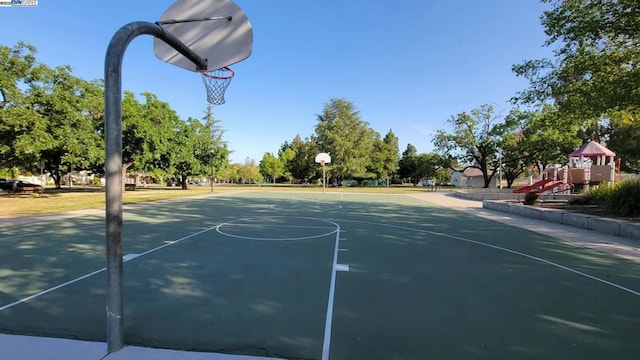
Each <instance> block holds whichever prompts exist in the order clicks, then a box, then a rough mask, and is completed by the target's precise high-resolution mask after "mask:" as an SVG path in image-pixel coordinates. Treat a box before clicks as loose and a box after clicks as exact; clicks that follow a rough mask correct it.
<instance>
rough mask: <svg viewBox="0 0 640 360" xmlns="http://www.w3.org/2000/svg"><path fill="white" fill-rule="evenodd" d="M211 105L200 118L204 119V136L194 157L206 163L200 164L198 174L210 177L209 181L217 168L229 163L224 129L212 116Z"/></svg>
mask: <svg viewBox="0 0 640 360" xmlns="http://www.w3.org/2000/svg"><path fill="white" fill-rule="evenodd" d="M212 110H213V109H212V106H211V105H209V106H207V109H206V111H205V115H204V117H203V118H202V120H203V121H204V127H205V129H204V130H203V131H204V133H205V134H206V136H204V137H203V138H202V143H201V144H200V146H199V148H198V150H197V153H196V157H197V158H198V159H199V160H200V162H201V163H203V164H206V165H203V166H202V169H203V170H204V172H203V173H201V174H200V175H207V176H210V177H212V178H211V179H210V181H213V177H214V175H215V174H216V173H217V170H220V169H223V168H225V167H227V166H228V164H229V153H230V151H229V147H228V144H227V142H226V141H225V140H224V133H225V130H224V129H223V128H222V126H221V125H220V120H217V119H216V118H215V117H214V116H213V111H212Z"/></svg>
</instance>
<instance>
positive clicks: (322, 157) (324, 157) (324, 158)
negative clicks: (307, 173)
mask: <svg viewBox="0 0 640 360" xmlns="http://www.w3.org/2000/svg"><path fill="white" fill-rule="evenodd" d="M316 162H317V163H318V164H320V165H322V193H323V194H324V191H325V188H326V184H327V175H326V173H325V167H324V165H325V164H330V163H331V156H329V154H327V153H320V154H318V155H316Z"/></svg>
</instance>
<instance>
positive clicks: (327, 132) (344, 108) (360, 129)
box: [315, 99, 379, 180]
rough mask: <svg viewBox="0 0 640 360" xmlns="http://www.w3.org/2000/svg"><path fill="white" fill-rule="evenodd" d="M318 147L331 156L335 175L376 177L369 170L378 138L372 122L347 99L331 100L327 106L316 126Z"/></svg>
mask: <svg viewBox="0 0 640 360" xmlns="http://www.w3.org/2000/svg"><path fill="white" fill-rule="evenodd" d="M315 131H316V135H317V141H318V148H319V150H320V151H322V152H326V153H329V154H330V155H331V175H333V176H335V177H336V178H337V179H338V180H339V179H345V178H361V179H366V178H372V177H374V174H372V173H371V172H369V171H368V167H369V166H370V164H371V153H372V152H373V143H374V140H375V138H376V136H378V137H379V135H378V134H377V133H376V132H375V131H374V130H373V129H371V128H370V127H369V123H367V122H366V121H364V120H362V119H360V113H359V112H358V111H357V110H356V109H355V106H354V104H353V103H352V102H350V101H348V100H346V99H331V100H330V101H329V102H328V103H326V104H325V106H324V110H323V112H322V114H321V115H318V124H317V125H316V129H315Z"/></svg>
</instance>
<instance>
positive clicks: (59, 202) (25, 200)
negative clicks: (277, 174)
mask: <svg viewBox="0 0 640 360" xmlns="http://www.w3.org/2000/svg"><path fill="white" fill-rule="evenodd" d="M243 190H251V191H256V190H265V191H316V192H322V191H323V190H322V187H320V186H297V185H296V186H292V185H260V186H258V185H216V186H215V187H214V193H216V192H222V191H225V192H226V191H243ZM325 191H326V192H327V193H330V192H360V193H362V192H366V193H386V194H401V193H411V192H420V191H425V189H424V188H423V187H422V186H417V187H414V186H412V185H394V186H391V187H389V188H386V187H339V188H331V187H329V188H326V189H325ZM210 193H211V188H210V187H208V186H190V187H189V189H187V190H182V189H181V188H179V187H166V186H157V185H156V186H149V187H148V188H142V187H138V188H136V190H135V191H125V192H124V195H123V202H124V204H125V205H128V204H136V203H143V202H151V201H158V200H166V199H174V198H181V197H190V196H199V195H207V194H210ZM104 207H105V194H104V188H102V187H75V188H70V189H69V188H62V189H53V188H46V189H45V191H44V193H42V194H22V195H16V194H12V195H8V194H6V193H2V192H0V217H11V216H24V215H41V214H51V213H58V212H64V211H72V210H83V209H100V208H104Z"/></svg>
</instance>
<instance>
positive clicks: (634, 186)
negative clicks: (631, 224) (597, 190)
mask: <svg viewBox="0 0 640 360" xmlns="http://www.w3.org/2000/svg"><path fill="white" fill-rule="evenodd" d="M603 205H604V206H605V207H606V208H607V210H609V211H611V212H613V213H615V214H618V215H622V216H637V215H640V180H638V179H636V180H626V181H623V182H621V183H618V184H617V185H616V186H614V187H612V191H611V194H610V196H609V197H608V198H607V199H606V201H605V202H604V204H603Z"/></svg>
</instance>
